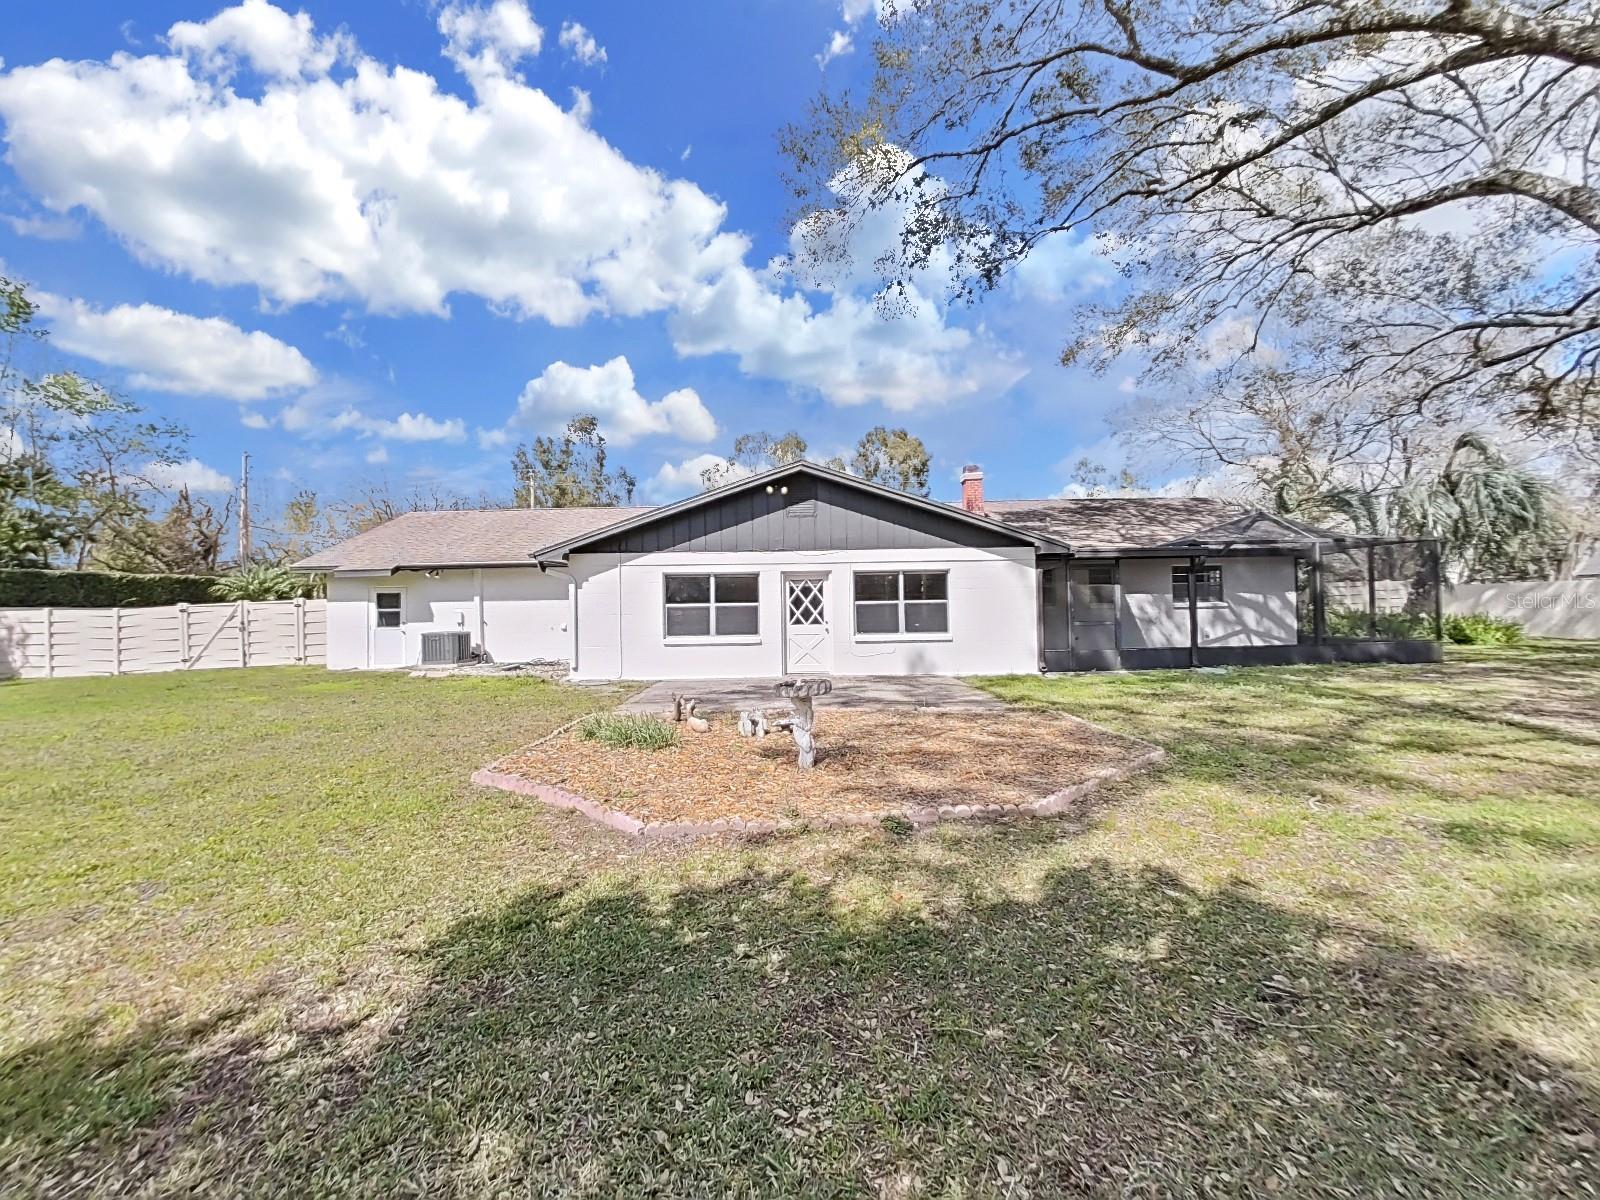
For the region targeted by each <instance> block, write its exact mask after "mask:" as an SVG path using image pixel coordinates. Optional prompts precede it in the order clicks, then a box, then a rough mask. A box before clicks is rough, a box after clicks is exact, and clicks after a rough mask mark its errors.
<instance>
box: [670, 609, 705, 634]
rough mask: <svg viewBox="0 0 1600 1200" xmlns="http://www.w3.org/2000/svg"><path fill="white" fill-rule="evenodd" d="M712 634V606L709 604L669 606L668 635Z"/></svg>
mask: <svg viewBox="0 0 1600 1200" xmlns="http://www.w3.org/2000/svg"><path fill="white" fill-rule="evenodd" d="M710 634H711V608H710V606H709V605H695V606H692V607H680V606H676V605H668V606H667V636H668V637H709V636H710Z"/></svg>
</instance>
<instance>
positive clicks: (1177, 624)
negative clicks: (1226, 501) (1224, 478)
mask: <svg viewBox="0 0 1600 1200" xmlns="http://www.w3.org/2000/svg"><path fill="white" fill-rule="evenodd" d="M1039 571H1040V645H1041V650H1042V654H1041V658H1042V664H1041V665H1042V666H1043V668H1044V669H1045V670H1046V671H1097V670H1099V671H1103V670H1118V669H1126V670H1144V669H1154V668H1182V667H1211V666H1271V665H1291V664H1295V663H1331V662H1438V661H1439V660H1440V658H1441V651H1440V641H1441V638H1442V628H1441V627H1442V623H1443V614H1442V608H1441V600H1442V595H1441V591H1440V577H1439V560H1438V550H1437V546H1436V544H1435V543H1433V542H1431V541H1388V540H1383V541H1380V540H1365V539H1343V538H1340V539H1331V538H1330V539H1307V540H1305V541H1302V542H1293V543H1286V542H1281V541H1280V542H1276V543H1274V544H1270V545H1267V544H1259V543H1257V544H1243V545H1241V544H1236V543H1223V542H1218V543H1216V544H1212V545H1205V546H1198V545H1194V544H1192V543H1188V544H1183V545H1170V546H1160V547H1153V548H1150V549H1148V550H1138V551H1129V552H1123V553H1120V554H1118V555H1116V556H1115V557H1113V556H1110V555H1106V556H1103V557H1093V558H1091V557H1087V556H1081V557H1080V556H1073V557H1065V556H1063V557H1059V558H1054V559H1046V558H1044V557H1041V559H1040V562H1039Z"/></svg>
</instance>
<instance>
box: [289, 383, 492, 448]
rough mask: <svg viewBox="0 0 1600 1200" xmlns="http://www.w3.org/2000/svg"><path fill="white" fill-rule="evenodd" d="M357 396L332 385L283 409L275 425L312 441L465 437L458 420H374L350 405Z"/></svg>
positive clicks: (408, 416) (420, 416) (415, 416)
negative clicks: (347, 437)
mask: <svg viewBox="0 0 1600 1200" xmlns="http://www.w3.org/2000/svg"><path fill="white" fill-rule="evenodd" d="M359 394H360V393H359V391H358V390H357V389H353V388H351V387H350V386H349V385H347V384H345V383H343V382H342V381H334V382H333V383H331V384H330V385H329V386H327V387H324V388H322V389H319V390H318V391H315V392H310V393H307V394H306V395H304V396H302V397H300V398H299V399H298V400H296V401H295V402H294V403H293V404H286V405H284V407H283V408H281V409H279V410H278V414H277V416H276V417H275V418H274V423H275V424H276V425H277V426H278V427H279V428H280V429H282V430H284V431H285V432H286V433H294V434H299V435H300V436H301V437H305V438H310V439H312V440H315V441H321V440H325V439H327V438H331V437H337V436H338V435H339V434H343V433H352V434H355V435H356V436H357V437H360V438H377V439H379V440H380V441H386V442H459V441H463V440H464V439H465V438H466V436H467V426H466V422H464V421H463V420H462V419H461V418H460V417H451V418H449V419H448V420H443V421H441V420H439V419H437V418H435V417H430V416H428V415H427V414H426V413H420V412H419V413H409V412H403V413H401V414H400V415H399V416H398V417H375V416H373V415H371V414H370V413H368V412H367V411H366V410H364V409H363V408H361V407H359V406H358V405H357V404H356V403H355V402H354V401H353V399H352V397H353V396H357V395H359Z"/></svg>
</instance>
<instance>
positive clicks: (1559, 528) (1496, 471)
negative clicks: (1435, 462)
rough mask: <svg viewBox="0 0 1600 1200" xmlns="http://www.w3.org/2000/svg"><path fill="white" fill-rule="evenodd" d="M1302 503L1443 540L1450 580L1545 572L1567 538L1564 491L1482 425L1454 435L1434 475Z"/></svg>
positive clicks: (1338, 490) (1370, 526)
mask: <svg viewBox="0 0 1600 1200" xmlns="http://www.w3.org/2000/svg"><path fill="white" fill-rule="evenodd" d="M1298 507H1299V509H1300V511H1302V512H1306V513H1307V515H1310V514H1311V513H1313V512H1316V513H1320V514H1323V515H1326V516H1331V517H1335V518H1339V519H1342V520H1343V521H1345V522H1346V523H1348V524H1349V525H1351V526H1352V527H1353V528H1354V529H1355V530H1356V532H1358V533H1363V534H1367V535H1369V536H1372V537H1392V538H1431V539H1434V540H1437V541H1438V543H1439V548H1440V554H1441V558H1442V562H1443V566H1444V573H1445V575H1446V577H1447V578H1446V581H1447V582H1448V581H1450V580H1456V581H1463V580H1473V579H1505V578H1519V577H1527V576H1530V575H1544V574H1547V573H1549V572H1550V571H1551V570H1552V569H1553V568H1554V566H1555V564H1556V562H1557V561H1558V560H1559V559H1560V557H1561V555H1562V552H1563V550H1564V549H1565V545H1566V534H1567V528H1566V526H1567V521H1566V515H1565V513H1564V511H1563V507H1562V503H1561V496H1560V493H1558V492H1557V491H1556V489H1555V488H1554V487H1552V486H1551V485H1550V484H1549V483H1548V482H1547V481H1546V480H1544V479H1543V478H1541V477H1540V476H1539V475H1536V474H1535V473H1533V472H1532V471H1529V470H1527V469H1526V468H1524V467H1520V466H1518V465H1516V464H1515V463H1512V462H1510V461H1508V460H1507V459H1506V458H1505V456H1504V455H1502V454H1500V453H1499V452H1498V451H1496V450H1495V449H1494V447H1493V446H1491V445H1490V444H1489V443H1488V442H1487V441H1485V440H1484V438H1483V437H1482V436H1480V435H1479V434H1476V433H1463V434H1461V435H1460V436H1459V437H1457V438H1456V440H1455V441H1454V443H1452V444H1451V447H1450V453H1449V454H1448V455H1447V456H1446V458H1445V461H1444V463H1443V465H1442V466H1441V467H1440V469H1439V471H1438V473H1437V474H1436V475H1433V476H1431V477H1430V476H1424V477H1419V478H1416V479H1412V480H1410V481H1408V482H1407V483H1404V484H1402V485H1401V486H1399V487H1397V488H1394V489H1392V490H1387V491H1363V490H1361V489H1357V488H1351V487H1334V488H1327V489H1324V490H1322V491H1321V492H1318V493H1316V494H1315V495H1312V496H1308V497H1305V498H1304V500H1303V501H1302V502H1301V503H1300V505H1298Z"/></svg>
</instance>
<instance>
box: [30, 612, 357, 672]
mask: <svg viewBox="0 0 1600 1200" xmlns="http://www.w3.org/2000/svg"><path fill="white" fill-rule="evenodd" d="M327 649H328V603H327V601H326V600H262V601H252V600H240V601H238V602H237V603H234V604H172V605H167V606H165V607H162V608H0V678H4V677H13V676H18V675H20V676H22V677H23V678H25V679H50V678H54V677H57V676H69V675H133V674H143V673H148V672H153V671H187V670H196V669H210V668H217V667H271V666H287V665H290V664H294V663H320V662H326V661H327Z"/></svg>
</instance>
